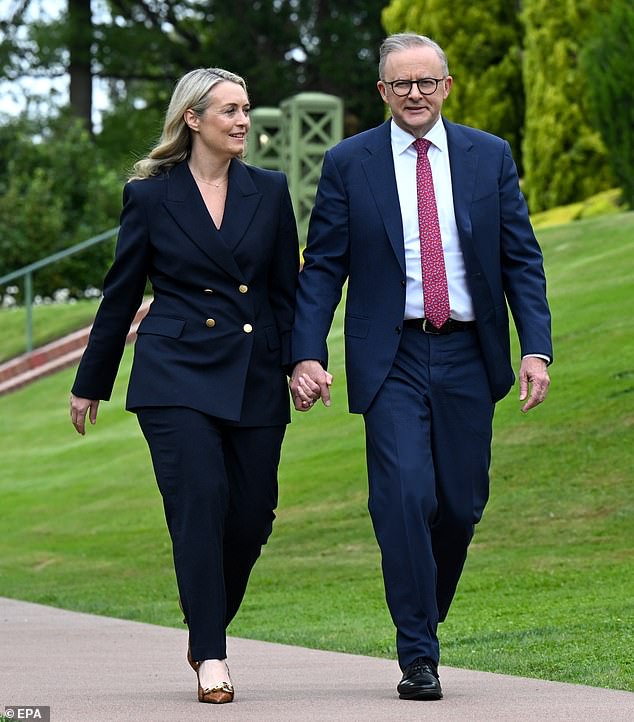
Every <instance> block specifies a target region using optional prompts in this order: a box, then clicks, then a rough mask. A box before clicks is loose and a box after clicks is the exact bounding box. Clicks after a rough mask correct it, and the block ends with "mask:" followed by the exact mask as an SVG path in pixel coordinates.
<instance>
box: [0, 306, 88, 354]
mask: <svg viewBox="0 0 634 722" xmlns="http://www.w3.org/2000/svg"><path fill="white" fill-rule="evenodd" d="M98 305H99V301H98V300H94V299H93V300H89V301H85V300H82V301H77V302H75V303H64V304H58V303H56V304H50V305H39V306H34V307H33V318H32V322H33V329H32V332H33V346H34V347H35V348H37V347H38V346H43V345H44V344H45V343H48V342H49V341H53V340H54V339H56V338H59V337H60V336H64V335H65V334H67V333H70V332H71V331H77V330H78V329H80V328H83V327H84V326H89V325H90V324H91V323H92V320H93V318H94V315H95V311H96V310H97V306H98ZM0 322H1V323H2V348H0V363H2V362H3V361H8V360H9V359H11V358H13V357H14V356H19V355H20V354H23V353H24V352H25V351H26V310H25V309H24V307H20V308H11V309H4V310H2V311H0Z"/></svg>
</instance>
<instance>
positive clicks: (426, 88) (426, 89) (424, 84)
mask: <svg viewBox="0 0 634 722" xmlns="http://www.w3.org/2000/svg"><path fill="white" fill-rule="evenodd" d="M443 80H444V78H419V79H418V80H391V81H390V80H384V81H383V82H384V83H385V84H386V85H389V86H390V88H392V92H393V93H394V95H398V96H399V97H400V98H404V97H405V96H406V95H409V94H410V93H411V92H412V87H413V85H414V83H416V86H417V87H418V90H419V92H420V93H421V94H422V95H433V94H434V93H435V92H436V88H438V83H442V81H443Z"/></svg>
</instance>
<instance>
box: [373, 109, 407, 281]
mask: <svg viewBox="0 0 634 722" xmlns="http://www.w3.org/2000/svg"><path fill="white" fill-rule="evenodd" d="M390 122H391V121H390V120H387V121H386V122H385V123H383V125H380V126H379V127H378V128H376V130H375V131H374V132H373V133H372V134H370V135H369V137H368V141H367V143H366V148H367V150H368V152H369V156H368V158H366V159H365V160H364V161H363V162H362V164H363V168H364V170H365V173H366V176H367V179H368V185H369V187H370V191H371V192H372V195H373V196H374V200H375V202H376V205H377V207H378V209H379V213H380V214H381V218H382V219H383V225H384V226H385V230H386V232H387V236H388V238H389V239H390V243H391V245H392V248H393V249H394V253H395V254H396V257H397V259H398V262H399V264H400V266H401V270H402V271H403V273H405V248H404V241H403V223H402V220H401V212H400V207H401V206H400V203H399V200H398V191H397V189H396V174H395V172H394V158H393V156H392V142H391V139H390Z"/></svg>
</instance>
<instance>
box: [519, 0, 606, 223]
mask: <svg viewBox="0 0 634 722" xmlns="http://www.w3.org/2000/svg"><path fill="white" fill-rule="evenodd" d="M610 2H612V0H567V2H562V3H552V2H550V0H524V3H523V6H524V7H523V13H522V15H523V20H524V24H525V34H524V64H523V75H524V92H525V94H526V121H525V127H524V169H525V174H524V191H525V194H526V197H527V200H528V203H529V207H530V209H531V211H533V212H534V211H540V210H544V209H546V208H552V207H553V206H557V205H562V204H565V203H572V202H574V201H578V200H582V199H584V198H587V197H588V196H590V195H592V194H593V193H597V192H598V191H601V190H603V189H605V188H608V187H610V185H611V183H612V180H611V174H610V172H609V168H608V163H607V159H606V152H605V147H604V145H603V142H602V141H601V137H600V135H599V133H598V132H597V131H596V130H594V129H593V127H592V125H591V122H590V119H589V116H588V107H589V105H591V104H592V103H594V102H595V99H594V97H593V95H592V94H593V93H594V88H592V87H589V86H588V84H587V83H586V82H585V78H584V73H583V70H582V68H581V64H580V55H581V50H582V48H583V46H584V43H585V42H587V41H588V39H589V38H588V35H589V30H588V28H589V25H590V23H589V19H590V17H591V14H592V13H593V12H594V11H599V10H605V9H607V7H608V6H609V4H610ZM588 94H589V95H588Z"/></svg>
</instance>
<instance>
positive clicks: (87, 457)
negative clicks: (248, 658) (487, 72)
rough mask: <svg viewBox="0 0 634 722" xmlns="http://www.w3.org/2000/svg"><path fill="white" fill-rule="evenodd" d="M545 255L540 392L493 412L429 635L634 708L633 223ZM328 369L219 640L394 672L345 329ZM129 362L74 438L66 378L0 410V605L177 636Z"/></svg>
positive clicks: (562, 244)
mask: <svg viewBox="0 0 634 722" xmlns="http://www.w3.org/2000/svg"><path fill="white" fill-rule="evenodd" d="M540 239H541V241H542V245H543V248H544V254H545V259H546V266H547V273H548V277H549V292H550V299H551V303H552V307H553V313H554V336H555V354H556V361H555V364H554V365H553V367H552V377H553V385H552V390H551V394H550V396H549V399H548V401H547V402H546V404H545V405H543V406H542V407H541V408H539V409H537V410H535V411H533V412H531V413H530V414H528V415H527V416H524V415H522V414H521V413H520V412H519V403H518V401H517V389H514V390H513V392H512V395H510V396H509V397H508V398H507V399H505V400H504V401H503V402H502V403H500V404H499V405H498V409H497V413H496V421H495V427H496V433H495V441H494V461H493V467H492V493H491V501H490V503H489V506H488V508H487V511H486V512H485V516H484V520H483V521H482V523H481V524H480V526H479V528H478V531H477V533H476V538H475V540H474V543H473V546H472V549H471V552H470V555H469V559H468V561H467V565H466V569H465V572H464V576H463V579H462V582H461V585H460V587H459V590H458V594H457V597H456V600H455V602H454V605H453V607H452V611H451V613H450V615H449V619H448V620H447V622H445V623H444V624H443V625H442V627H441V642H442V645H443V663H445V664H450V665H456V666H463V667H472V668H477V669H483V670H491V671H499V672H505V673H510V674H519V675H526V676H535V677H544V678H550V679H557V680H565V681H570V682H582V683H586V684H592V685H597V686H608V687H617V688H622V689H629V690H633V691H634V662H633V655H632V649H633V648H634V621H633V620H634V601H633V596H634V595H633V594H632V591H633V590H634V563H633V562H634V550H633V544H632V542H633V541H634V488H633V485H632V469H633V467H634V463H633V462H634V451H633V445H632V442H631V439H632V425H633V423H634V410H633V409H634V406H633V403H632V401H633V399H634V347H633V345H632V343H631V339H632V321H631V318H630V316H629V315H628V313H627V309H628V308H629V307H631V298H632V291H633V286H634V283H633V282H634V271H633V270H632V269H633V268H634V264H633V261H634V214H633V213H629V214H620V215H618V216H606V217H602V218H598V219H592V220H587V221H580V222H577V223H574V224H570V225H568V226H562V227H558V228H552V229H548V230H544V231H542V232H541V233H540ZM331 352H332V357H333V364H334V365H333V369H332V370H333V373H334V375H335V386H334V389H333V399H334V404H333V407H332V408H330V409H325V408H322V407H321V406H320V407H319V408H316V409H315V410H314V411H312V412H311V413H310V414H307V415H297V414H296V415H295V417H294V422H293V423H292V424H291V426H290V427H289V431H288V433H287V439H286V442H285V446H284V451H283V460H282V467H281V474H280V506H279V512H278V520H277V522H276V525H275V531H274V534H273V537H272V539H271V541H270V543H269V544H268V545H267V547H266V548H265V550H264V553H263V556H262V559H261V560H260V562H259V563H258V565H257V566H256V569H255V572H254V574H253V577H252V581H251V585H250V590H249V593H248V595H247V599H246V600H245V603H244V605H243V608H242V610H241V611H240V614H239V615H238V617H237V619H236V621H235V622H234V624H233V625H232V628H231V633H232V634H234V635H240V636H247V637H253V638H258V639H269V640H275V641H279V642H287V643H290V644H302V645H307V646H310V647H321V648H326V649H337V650H344V651H349V652H360V653H365V654H373V655H385V656H388V657H394V656H395V648H394V631H393V627H392V624H391V621H390V619H389V615H388V612H387V610H386V606H385V602H384V597H383V588H382V580H381V574H380V560H379V555H378V551H377V548H376V544H375V541H374V538H373V534H372V530H371V525H370V522H369V519H368V515H367V511H366V480H365V469H364V449H363V433H362V423H361V419H360V418H359V417H357V416H350V415H348V414H347V412H346V401H345V390H344V378H343V359H342V332H341V318H340V317H339V318H338V320H337V321H336V324H335V327H334V328H333V332H332V334H331ZM130 359H131V354H130V350H129V349H128V351H126V355H125V358H124V362H123V364H122V368H121V373H120V375H119V380H118V382H117V386H116V389H115V394H114V398H113V402H112V403H110V404H102V410H101V414H100V417H99V421H98V427H97V428H94V429H92V428H91V429H89V433H88V435H87V436H86V437H85V438H83V439H82V438H80V437H79V436H77V435H75V433H74V431H73V430H72V428H71V426H70V423H69V420H68V413H67V398H68V388H69V387H70V384H71V380H72V376H73V372H72V371H70V370H69V371H64V372H62V373H60V374H58V375H56V376H54V377H50V378H46V379H43V380H42V381H40V382H38V383H37V384H35V385H33V386H31V387H28V388H26V389H24V390H22V391H20V392H17V393H15V394H12V395H10V396H6V397H3V398H0V419H1V421H0V423H1V424H2V445H3V452H2V471H1V472H0V499H1V502H0V503H1V505H2V511H3V513H2V527H3V534H2V537H1V538H0V593H2V594H4V595H7V596H11V597H16V598H20V599H28V600H33V601H36V602H41V603H45V604H51V605H55V606H61V607H66V608H70V609H79V610H83V611H88V612H95V613H98V614H108V615H113V616H118V617H124V618H129V619H139V620H145V621H149V622H154V623H158V624H166V625H178V624H179V614H178V607H177V600H176V589H175V581H174V575H173V571H172V565H171V553H170V547H169V542H168V537H167V532H166V530H165V528H164V520H163V514H162V508H161V504H160V499H159V496H158V492H157V491H156V489H155V485H154V481H153V477H152V472H151V467H150V463H149V459H148V455H147V452H146V449H145V445H144V441H143V439H142V437H141V435H140V432H139V431H138V428H137V425H136V421H135V419H134V417H133V416H132V415H131V414H127V413H125V412H124V411H122V406H123V401H124V395H125V380H126V379H127V375H128V371H129V365H130Z"/></svg>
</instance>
